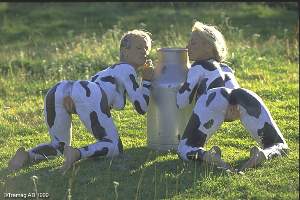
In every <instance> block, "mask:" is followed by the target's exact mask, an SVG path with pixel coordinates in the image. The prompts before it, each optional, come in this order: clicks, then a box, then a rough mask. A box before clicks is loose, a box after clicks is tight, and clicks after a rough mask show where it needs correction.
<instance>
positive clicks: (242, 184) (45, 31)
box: [0, 2, 299, 200]
mask: <svg viewBox="0 0 300 200" xmlns="http://www.w3.org/2000/svg"><path fill="white" fill-rule="evenodd" d="M194 20H200V21H202V22H205V23H209V24H214V25H216V26H218V27H219V29H220V30H221V31H222V32H223V33H224V36H225V38H226V40H227V44H228V48H229V56H228V62H229V65H230V66H231V67H232V68H233V69H234V70H235V75H236V77H237V79H238V81H239V84H240V85H241V86H242V87H244V88H247V89H250V90H252V91H254V92H256V93H257V94H258V95H259V96H260V97H261V98H262V99H263V100H264V102H265V104H266V105H267V107H268V108H269V110H270V112H271V114H272V116H273V118H274V120H275V122H276V123H277V124H278V126H279V128H280V130H281V131H282V133H283V135H284V137H285V138H286V140H287V143H288V145H289V147H290V152H289V155H288V156H287V157H284V158H281V159H279V158H275V159H273V160H270V161H267V162H266V163H265V164H264V165H263V166H261V167H258V168H257V169H250V170H247V171H246V172H245V175H238V174H228V173H227V172H224V171H222V170H219V169H216V168H214V167H212V166H207V165H204V164H200V163H196V162H189V163H185V162H183V161H182V160H180V159H179V158H178V156H177V154H176V152H172V151H170V152H164V153H162V152H156V151H152V150H150V149H148V148H147V140H146V138H147V135H146V132H147V129H146V127H147V125H146V121H147V120H146V119H147V115H138V114H137V112H135V111H134V110H133V107H132V105H131V104H130V103H129V102H128V101H127V104H126V107H125V109H124V110H122V111H113V112H112V115H113V119H114V121H115V124H116V126H117V128H118V131H119V134H120V135H121V139H122V141H123V145H124V154H123V155H121V156H119V157H117V158H114V159H107V158H98V159H89V160H84V161H81V162H79V163H78V164H76V165H75V167H74V168H73V169H72V170H70V171H69V172H68V173H67V174H65V175H62V174H61V172H60V171H59V167H60V166H61V165H62V163H63V159H62V158H61V157H60V158H56V159H53V160H49V161H48V162H40V163H37V164H34V165H31V166H27V167H25V168H23V169H21V170H19V171H17V172H14V173H10V172H9V171H8V170H7V162H8V160H9V159H10V157H11V156H12V155H13V154H14V152H15V151H16V150H17V149H18V148H19V147H20V146H24V147H25V148H26V149H29V148H32V147H34V146H36V145H38V144H40V143H44V142H48V141H49V139H50V138H49V136H48V133H47V128H46V125H45V123H44V116H43V99H44V95H45V93H46V92H47V90H48V89H49V88H50V87H52V86H53V85H54V84H56V83H57V82H58V81H60V80H63V79H70V80H76V79H89V78H90V77H91V76H92V75H94V74H95V73H96V72H97V71H99V70H101V69H103V68H105V67H107V66H109V65H111V64H113V63H117V62H118V55H119V40H120V38H121V36H122V34H123V33H124V32H126V31H128V30H132V29H135V28H142V29H145V30H148V31H150V32H151V33H152V39H153V48H152V51H151V54H150V56H151V58H152V59H153V60H154V61H155V60H156V59H157V52H156V48H159V47H184V46H185V45H186V43H187V41H188V38H189V35H190V31H191V27H192V25H193V21H194ZM298 29H299V21H298V7H297V4H296V3H287V4H279V3H270V4H269V5H267V4H264V3H181V4H179V3H178V4H173V3H159V4H158V3H147V4H146V3H138V2H130V3H0V46H1V48H0V73H1V75H0V144H1V145H0V161H1V162H0V199H4V198H5V195H8V194H9V193H10V194H18V195H28V194H32V193H34V194H35V193H38V194H41V195H45V194H46V195H49V197H48V198H49V199H80V200H82V199H104V200H106V199H143V200H144V199H180V200H181V199H299V172H298V171H299V49H298V45H299V32H298ZM72 138H73V140H72V145H73V146H74V147H81V146H84V145H87V144H89V143H92V142H94V139H93V137H92V136H91V135H90V134H89V133H88V132H87V131H86V130H85V128H84V127H83V125H82V124H81V122H80V120H79V118H78V116H76V115H73V136H72ZM213 145H218V146H219V147H220V148H221V149H222V156H223V158H224V160H225V161H227V162H229V163H230V164H231V165H232V166H234V167H236V168H237V167H239V166H240V165H241V163H243V162H244V161H245V160H246V159H247V158H248V157H249V150H250V148H251V147H252V146H254V145H256V143H255V141H254V140H253V139H252V138H251V137H250V134H249V133H248V132H247V131H246V130H245V128H244V127H243V126H242V125H241V123H240V121H235V122H231V123H224V124H223V125H222V126H221V128H220V129H219V130H218V131H217V133H216V134H215V135H214V136H213V137H212V138H211V139H210V140H209V142H208V143H207V145H206V147H207V148H211V147H212V146H213ZM29 199H30V198H29ZM32 199H36V198H32ZM40 199H41V198H40Z"/></svg>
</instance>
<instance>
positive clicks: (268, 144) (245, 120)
mask: <svg viewBox="0 0 300 200" xmlns="http://www.w3.org/2000/svg"><path fill="white" fill-rule="evenodd" d="M231 104H234V105H235V104H236V105H238V106H239V109H240V120H241V122H242V124H243V125H244V127H245V128H246V129H247V130H248V131H249V132H250V134H251V136H252V137H253V138H254V139H255V140H256V141H257V142H258V144H259V145H260V146H262V148H263V149H261V148H258V147H254V148H252V149H251V153H250V157H251V158H250V159H249V160H248V161H247V162H246V163H245V164H244V165H243V166H242V167H241V169H240V170H244V169H246V168H251V167H255V166H257V165H259V164H260V163H262V162H263V161H265V160H267V159H271V158H272V157H274V156H281V155H285V154H286V153H287V150H288V145H287V144H286V142H285V140H284V138H283V135H282V133H281V131H280V130H279V128H278V126H277V124H276V123H275V121H274V120H273V118H272V116H271V114H270V112H269V110H268V108H267V107H266V105H265V104H264V103H263V101H262V99H261V98H260V97H259V96H258V95H257V94H255V93H254V92H252V91H250V90H247V89H243V88H239V89H235V90H233V91H232V93H231Z"/></svg>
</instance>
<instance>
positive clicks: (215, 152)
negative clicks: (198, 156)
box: [203, 146, 232, 171]
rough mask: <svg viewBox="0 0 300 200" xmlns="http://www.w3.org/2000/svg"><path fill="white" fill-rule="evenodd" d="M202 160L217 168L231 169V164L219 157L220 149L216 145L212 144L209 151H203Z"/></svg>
mask: <svg viewBox="0 0 300 200" xmlns="http://www.w3.org/2000/svg"><path fill="white" fill-rule="evenodd" d="M203 160H204V161H205V162H207V163H209V164H212V165H215V166H216V167H218V168H222V169H225V170H228V169H229V170H230V171H231V170H232V169H231V166H230V165H229V164H227V163H225V162H224V161H223V160H222V159H221V149H220V148H219V147H218V146H213V147H212V148H211V149H210V150H209V151H207V152H205V153H204V156H203Z"/></svg>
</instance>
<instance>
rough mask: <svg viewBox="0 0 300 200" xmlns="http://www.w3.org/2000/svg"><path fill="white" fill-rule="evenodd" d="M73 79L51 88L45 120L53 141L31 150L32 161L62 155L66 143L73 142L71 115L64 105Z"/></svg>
mask: <svg viewBox="0 0 300 200" xmlns="http://www.w3.org/2000/svg"><path fill="white" fill-rule="evenodd" d="M72 84H73V81H62V82H60V83H58V84H56V85H55V86H54V87H53V88H51V89H50V90H49V91H48V93H47V94H46V97H45V100H44V114H45V122H46V124H47V127H48V132H49V134H50V138H51V142H50V143H44V144H40V145H38V146H36V147H34V148H32V149H30V150H29V151H28V152H29V158H30V161H33V162H34V161H37V160H44V159H49V158H53V157H56V156H58V155H62V154H63V151H64V146H65V145H70V144H71V134H72V130H71V115H70V114H69V113H68V112H67V110H66V109H65V107H64V106H63V98H64V97H65V96H66V95H67V94H68V92H69V91H70V89H71V87H72Z"/></svg>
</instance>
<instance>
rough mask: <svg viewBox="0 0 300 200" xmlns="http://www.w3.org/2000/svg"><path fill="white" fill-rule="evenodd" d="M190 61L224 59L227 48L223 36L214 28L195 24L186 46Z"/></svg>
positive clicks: (219, 60) (220, 60)
mask: <svg viewBox="0 0 300 200" xmlns="http://www.w3.org/2000/svg"><path fill="white" fill-rule="evenodd" d="M187 48H188V53H189V59H190V60H207V59H211V58H212V59H215V60H216V61H218V62H222V61H224V60H225V59H226V55H227V47H226V43H225V39H224V36H223V35H222V33H221V32H220V31H218V30H217V29H216V28H215V27H214V26H209V25H205V24H203V23H201V22H198V21H197V22H195V24H194V26H193V28H192V34H191V38H190V40H189V43H188V45H187Z"/></svg>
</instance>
